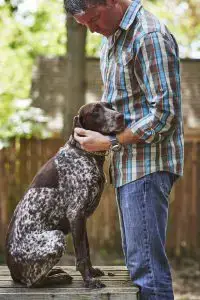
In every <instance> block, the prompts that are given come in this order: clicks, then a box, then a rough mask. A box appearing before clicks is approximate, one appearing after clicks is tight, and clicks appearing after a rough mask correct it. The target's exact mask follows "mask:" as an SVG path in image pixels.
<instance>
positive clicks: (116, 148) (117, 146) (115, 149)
mask: <svg viewBox="0 0 200 300" xmlns="http://www.w3.org/2000/svg"><path fill="white" fill-rule="evenodd" d="M120 149H121V145H120V144H116V145H114V146H112V150H113V151H119V150H120Z"/></svg>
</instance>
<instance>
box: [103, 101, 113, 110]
mask: <svg viewBox="0 0 200 300" xmlns="http://www.w3.org/2000/svg"><path fill="white" fill-rule="evenodd" d="M101 103H102V104H103V106H104V107H106V108H109V109H112V104H111V103H108V102H101Z"/></svg>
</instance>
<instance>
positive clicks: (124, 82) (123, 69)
mask: <svg viewBox="0 0 200 300" xmlns="http://www.w3.org/2000/svg"><path fill="white" fill-rule="evenodd" d="M115 67H116V69H115V76H114V78H115V80H114V86H115V88H116V90H117V91H119V92H120V91H121V92H127V93H128V95H130V93H131V94H132V74H133V51H126V52H122V54H121V55H118V57H117V59H116V66H115Z"/></svg>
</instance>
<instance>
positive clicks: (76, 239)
mask: <svg viewBox="0 0 200 300" xmlns="http://www.w3.org/2000/svg"><path fill="white" fill-rule="evenodd" d="M70 223H71V224H70V227H71V232H72V237H73V243H74V250H75V254H76V269H77V270H78V271H79V272H80V273H81V275H82V277H83V280H84V284H85V287H89V288H101V287H104V286H105V285H104V284H103V283H102V282H101V281H100V280H97V279H94V278H93V277H92V273H91V268H92V266H91V262H90V257H89V256H88V253H89V244H88V240H87V232H86V219H85V218H84V217H79V218H76V219H74V220H73V221H72V222H70Z"/></svg>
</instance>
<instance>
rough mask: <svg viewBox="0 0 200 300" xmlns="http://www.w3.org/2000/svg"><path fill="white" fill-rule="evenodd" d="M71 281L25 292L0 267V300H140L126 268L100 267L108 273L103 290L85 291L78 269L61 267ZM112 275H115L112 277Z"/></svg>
mask: <svg viewBox="0 0 200 300" xmlns="http://www.w3.org/2000/svg"><path fill="white" fill-rule="evenodd" d="M62 268H63V269H65V270H66V271H67V272H68V273H69V274H70V275H71V276H72V277H73V283H72V284H70V285H54V286H53V287H48V288H47V287H46V288H37V289H36V288H35V289H33V288H26V287H24V286H22V285H20V284H16V283H14V282H13V281H12V279H11V277H10V272H9V270H8V268H7V267H6V266H0V300H50V299H51V300H52V299H54V300H91V299H92V300H93V299H95V300H137V299H138V296H137V295H138V289H137V288H136V287H134V286H133V285H132V282H131V281H130V279H129V275H128V271H127V269H126V267H123V266H100V267H99V268H100V269H102V270H103V271H104V272H105V276H102V277H101V281H102V282H103V283H105V284H106V287H105V288H102V289H86V288H84V287H83V281H82V278H81V276H80V273H79V272H77V271H75V267H72V266H62ZM110 273H113V274H112V275H111V274H110Z"/></svg>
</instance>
